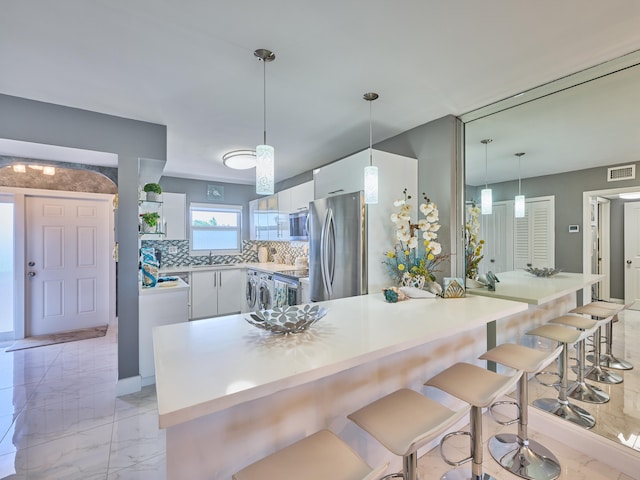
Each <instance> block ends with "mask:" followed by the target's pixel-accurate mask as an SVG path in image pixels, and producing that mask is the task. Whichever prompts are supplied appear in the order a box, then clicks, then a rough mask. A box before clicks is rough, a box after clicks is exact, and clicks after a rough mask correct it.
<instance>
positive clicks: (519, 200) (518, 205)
mask: <svg viewBox="0 0 640 480" xmlns="http://www.w3.org/2000/svg"><path fill="white" fill-rule="evenodd" d="M523 155H524V152H519V153H516V154H515V156H516V157H518V195H516V201H515V204H514V211H515V214H516V218H523V217H524V195H522V193H521V192H520V187H521V185H522V175H521V171H520V161H521V160H522V156H523Z"/></svg>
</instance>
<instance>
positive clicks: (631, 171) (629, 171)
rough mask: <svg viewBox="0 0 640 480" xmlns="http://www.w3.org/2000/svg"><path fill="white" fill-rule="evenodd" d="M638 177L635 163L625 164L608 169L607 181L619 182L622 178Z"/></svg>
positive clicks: (631, 178)
mask: <svg viewBox="0 0 640 480" xmlns="http://www.w3.org/2000/svg"><path fill="white" fill-rule="evenodd" d="M635 178H636V166H635V165H623V166H622V167H612V168H608V169H607V182H618V181H620V180H634V179H635Z"/></svg>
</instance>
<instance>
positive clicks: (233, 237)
mask: <svg viewBox="0 0 640 480" xmlns="http://www.w3.org/2000/svg"><path fill="white" fill-rule="evenodd" d="M189 227H190V228H189V241H190V244H191V252H192V253H193V254H195V255H202V254H204V253H205V252H209V251H211V250H213V251H214V252H215V253H217V254H225V253H240V244H241V241H242V206H240V205H217V204H213V203H191V204H189Z"/></svg>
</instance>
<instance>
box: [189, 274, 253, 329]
mask: <svg viewBox="0 0 640 480" xmlns="http://www.w3.org/2000/svg"><path fill="white" fill-rule="evenodd" d="M190 286H191V318H192V319H196V318H207V317H215V316H216V315H227V314H230V313H239V312H240V310H241V309H242V292H243V288H242V286H243V275H242V269H240V268H228V269H221V270H199V271H196V272H191V282H190Z"/></svg>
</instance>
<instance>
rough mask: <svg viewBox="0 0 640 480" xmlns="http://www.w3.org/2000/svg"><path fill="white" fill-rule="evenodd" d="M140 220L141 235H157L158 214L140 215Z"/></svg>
mask: <svg viewBox="0 0 640 480" xmlns="http://www.w3.org/2000/svg"><path fill="white" fill-rule="evenodd" d="M140 218H141V219H142V224H141V226H142V233H157V231H158V219H159V218H160V214H159V213H158V212H147V213H142V214H140Z"/></svg>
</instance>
